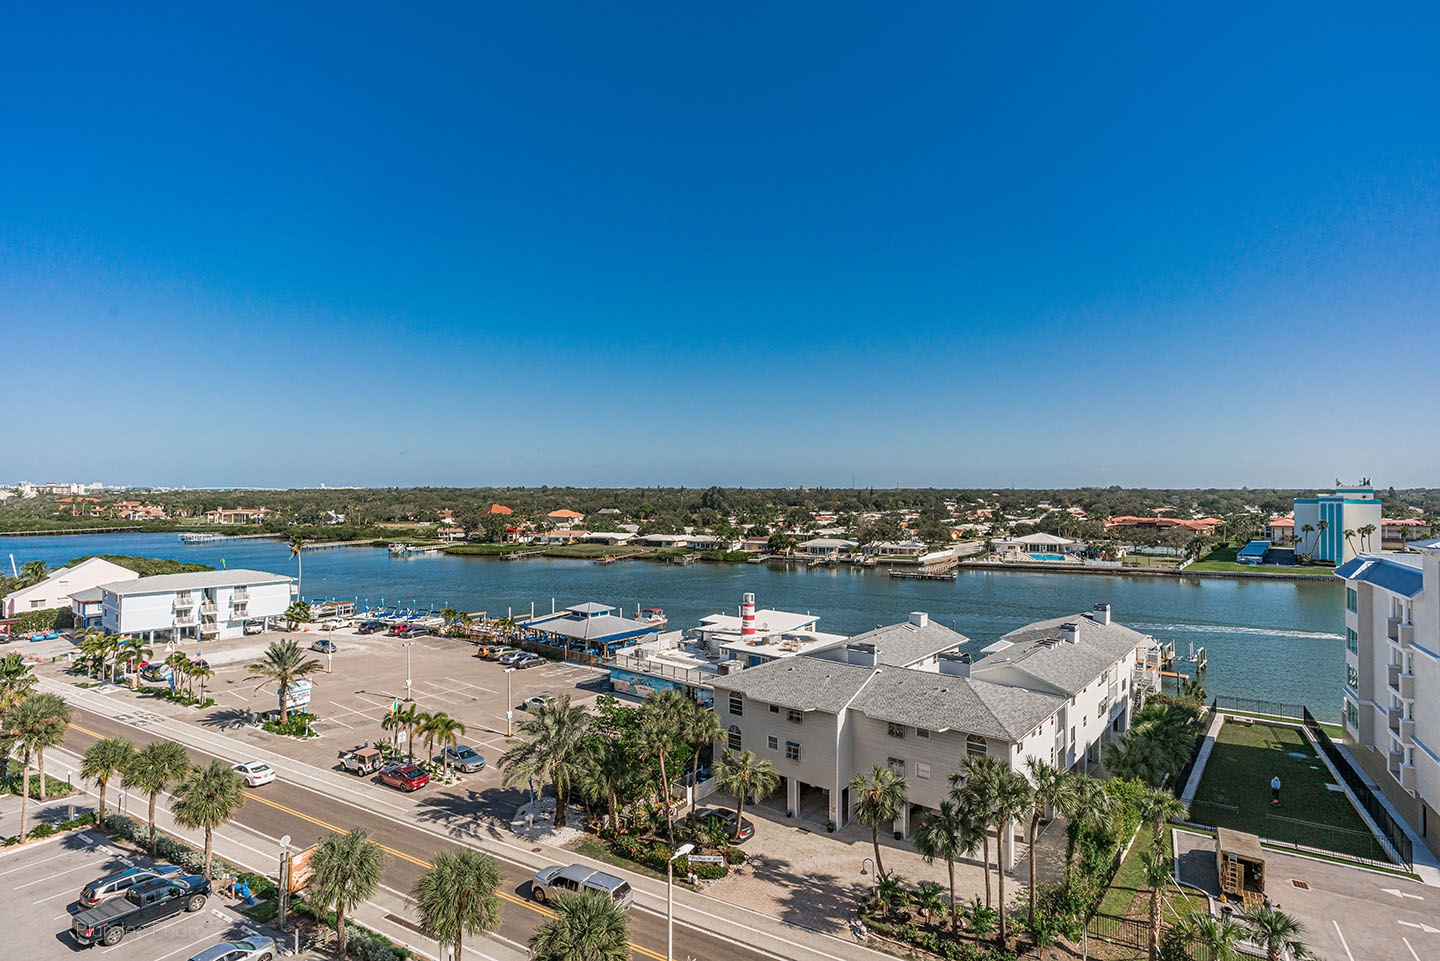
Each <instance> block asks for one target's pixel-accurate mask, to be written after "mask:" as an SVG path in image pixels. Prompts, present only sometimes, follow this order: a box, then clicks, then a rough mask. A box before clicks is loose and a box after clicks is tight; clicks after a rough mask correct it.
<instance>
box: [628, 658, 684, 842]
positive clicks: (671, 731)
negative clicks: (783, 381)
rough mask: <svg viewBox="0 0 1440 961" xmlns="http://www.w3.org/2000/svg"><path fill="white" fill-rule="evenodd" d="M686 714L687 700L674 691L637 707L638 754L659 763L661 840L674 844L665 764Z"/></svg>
mask: <svg viewBox="0 0 1440 961" xmlns="http://www.w3.org/2000/svg"><path fill="white" fill-rule="evenodd" d="M689 712H690V699H689V698H687V697H686V696H685V695H684V694H681V693H680V692H679V691H678V690H676V689H675V688H673V687H671V688H666V689H665V690H663V691H656V692H655V693H653V694H651V695H650V696H649V697H647V698H645V703H644V704H642V705H640V741H641V744H642V745H643V747H642V750H643V751H644V752H645V753H646V754H650V755H653V756H654V757H655V758H656V759H658V760H659V761H660V801H661V803H662V804H664V805H665V836H666V837H667V838H669V840H670V842H671V843H672V844H673V843H674V841H675V818H674V817H673V816H672V815H671V813H670V773H669V770H668V769H667V768H666V765H665V760H666V758H667V757H668V756H669V755H670V752H671V751H672V750H673V749H674V748H675V742H676V732H677V731H680V730H681V728H682V726H683V724H684V719H685V717H686V715H687V714H689Z"/></svg>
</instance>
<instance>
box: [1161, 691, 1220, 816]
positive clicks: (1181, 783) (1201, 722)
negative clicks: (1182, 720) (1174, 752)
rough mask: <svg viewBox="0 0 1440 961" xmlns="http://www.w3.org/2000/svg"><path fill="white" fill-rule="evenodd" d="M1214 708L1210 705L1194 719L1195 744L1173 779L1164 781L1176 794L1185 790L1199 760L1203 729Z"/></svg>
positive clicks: (1202, 743)
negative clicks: (1207, 709)
mask: <svg viewBox="0 0 1440 961" xmlns="http://www.w3.org/2000/svg"><path fill="white" fill-rule="evenodd" d="M1214 710H1215V705H1214V704H1211V705H1210V710H1209V711H1206V710H1202V711H1201V712H1200V716H1199V717H1198V718H1196V720H1195V745H1194V746H1193V747H1192V748H1190V757H1189V758H1187V759H1186V761H1185V766H1184V767H1182V768H1181V769H1180V773H1179V774H1177V775H1176V776H1175V779H1174V780H1173V781H1168V782H1166V783H1167V785H1168V786H1169V787H1170V788H1171V789H1172V790H1174V792H1175V794H1176V795H1180V794H1183V793H1184V792H1185V785H1187V784H1189V783H1190V775H1191V773H1192V772H1194V770H1195V762H1196V761H1198V760H1200V749H1201V748H1202V747H1204V746H1205V731H1206V730H1207V729H1209V727H1210V717H1211V715H1212V713H1213V712H1214Z"/></svg>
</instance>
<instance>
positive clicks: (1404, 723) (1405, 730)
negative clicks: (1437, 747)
mask: <svg viewBox="0 0 1440 961" xmlns="http://www.w3.org/2000/svg"><path fill="white" fill-rule="evenodd" d="M1400 740H1401V741H1402V742H1403V743H1405V744H1407V745H1408V744H1414V743H1415V720H1414V719H1413V718H1408V717H1402V718H1401V719H1400Z"/></svg>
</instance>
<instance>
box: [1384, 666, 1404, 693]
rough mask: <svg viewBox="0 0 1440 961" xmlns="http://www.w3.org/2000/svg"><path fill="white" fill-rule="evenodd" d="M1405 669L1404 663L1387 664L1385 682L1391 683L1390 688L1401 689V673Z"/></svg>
mask: <svg viewBox="0 0 1440 961" xmlns="http://www.w3.org/2000/svg"><path fill="white" fill-rule="evenodd" d="M1403 670H1405V668H1404V665H1401V664H1387V665H1385V683H1387V684H1389V685H1390V690H1392V691H1399V690H1400V673H1401V672H1402V671H1403Z"/></svg>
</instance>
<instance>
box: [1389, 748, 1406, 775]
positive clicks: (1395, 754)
mask: <svg viewBox="0 0 1440 961" xmlns="http://www.w3.org/2000/svg"><path fill="white" fill-rule="evenodd" d="M1385 759H1386V761H1387V762H1388V765H1387V766H1388V767H1389V768H1390V773H1391V774H1392V775H1394V776H1395V779H1396V780H1399V779H1400V766H1401V765H1402V764H1403V763H1404V761H1405V752H1404V751H1391V752H1389V753H1388V754H1386V755H1385Z"/></svg>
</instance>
